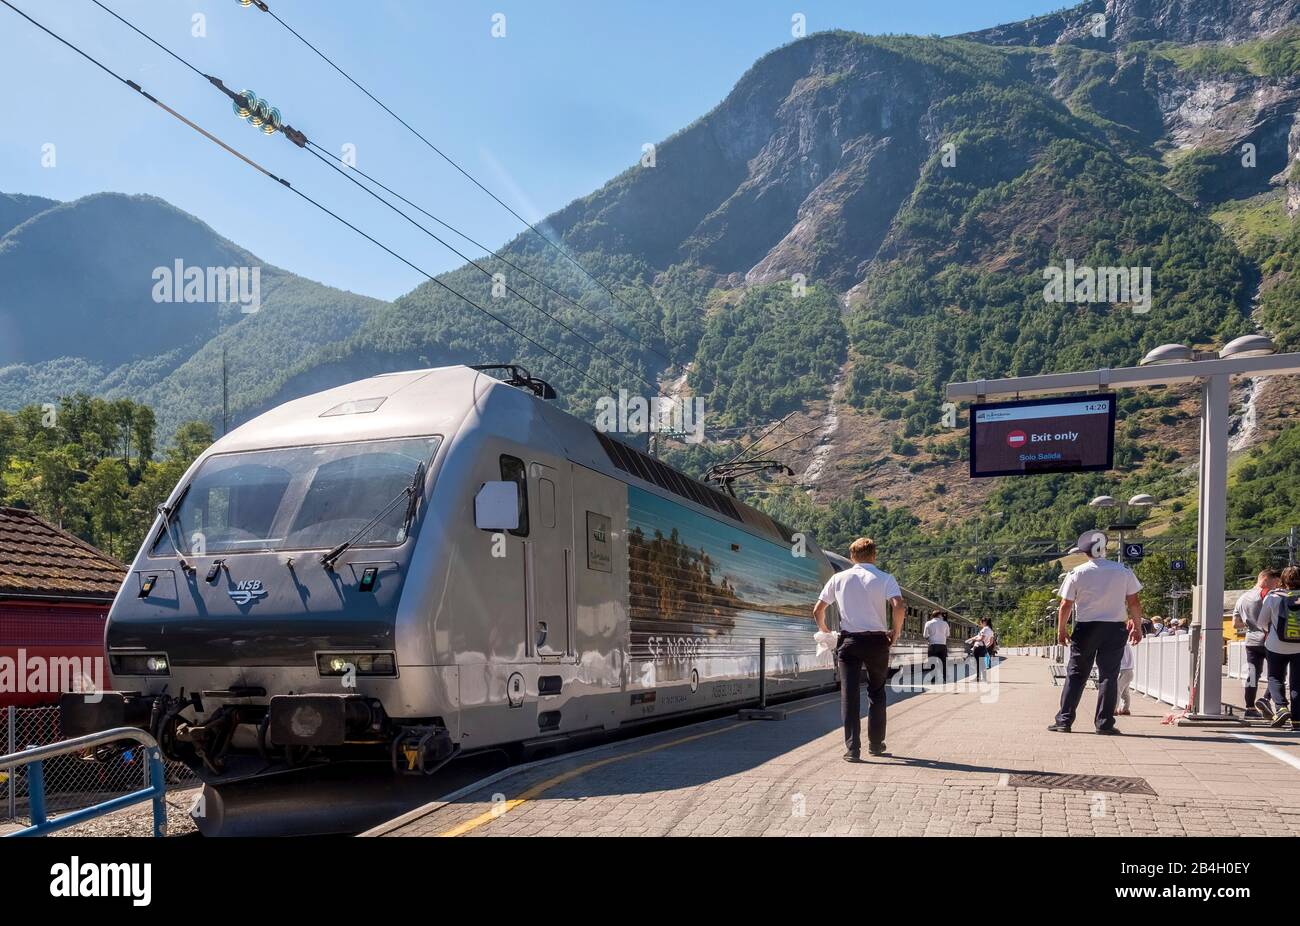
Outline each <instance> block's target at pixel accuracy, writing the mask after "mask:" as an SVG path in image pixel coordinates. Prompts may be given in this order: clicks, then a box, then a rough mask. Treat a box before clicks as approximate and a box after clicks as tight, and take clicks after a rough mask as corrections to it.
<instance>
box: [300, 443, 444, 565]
mask: <svg viewBox="0 0 1300 926" xmlns="http://www.w3.org/2000/svg"><path fill="white" fill-rule="evenodd" d="M423 485H424V464H423V463H421V464H420V465H419V466H417V467H416V468H415V476H414V478H412V479H411V484H410V485H408V486H407V487H406V488H404V489H402V491H400V492H398V493H397V497H396V498H394V499H393V500H392V501H391V502H389V503H388V504H387V505H385V506H384V507H383V509H382V510H381V511H380V512H379V514H377V515H375V516H374V517H373V518H371V519H370V520H369V521H367V522H366V524H365V526H364V527H362V528H361V530H359V531H357V532H356V533H355V534H353V535H352V536H351V537H349V538H348V539H347V540H345V541H343V542H342V543H340V544H339V545H338V546H336V547H335V548H334V549H332V550H330V551H329V552H328V553H325V554H324V555H322V556H321V558H320V564H321V565H322V566H324V567H325V568H326V569H327V570H328V571H330V572H333V571H334V561H335V560H337V559H338V558H339V557H340V556H342V555H343V553H344V551H345V550H347V549H348V548H349V547H351V546H352V545H353V544H354V543H356V542H357V541H358V540H360V539H361V538H362V537H364V536H365V535H366V534H368V533H370V530H371V528H373V527H374V526H375V525H376V524H378V523H379V522H380V521H381V520H383V518H384V516H385V515H387V514H388V512H390V511H392V510H393V509H394V508H396V507H397V503H398V502H400V501H401V500H402V499H404V498H407V499H409V501H408V502H407V505H406V520H405V522H404V523H403V524H402V531H403V533H404V532H405V531H406V530H407V528H409V527H410V526H411V518H412V517H414V515H415V509H416V506H418V505H419V503H420V489H421V488H422V487H423Z"/></svg>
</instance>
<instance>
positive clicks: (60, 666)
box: [0, 599, 109, 707]
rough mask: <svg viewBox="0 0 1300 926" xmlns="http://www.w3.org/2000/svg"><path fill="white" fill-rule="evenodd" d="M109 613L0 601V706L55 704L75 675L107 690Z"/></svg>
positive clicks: (83, 606)
mask: <svg viewBox="0 0 1300 926" xmlns="http://www.w3.org/2000/svg"><path fill="white" fill-rule="evenodd" d="M108 608H109V605H108V604H107V603H104V604H94V603H46V602H36V601H24V600H21V599H0V707H5V706H8V705H10V704H15V705H20V706H24V707H26V706H31V705H37V704H57V703H58V701H59V693H60V692H59V689H63V690H69V684H68V681H69V677H70V676H71V675H73V674H74V673H75V674H78V675H86V676H88V677H89V678H91V679H92V680H93V681H94V682H95V683H96V684H97V685H99V686H101V687H103V688H105V689H106V688H108V665H107V662H106V661H105V659H104V623H105V621H107V619H108ZM51 688H54V689H56V690H53V691H51V690H50V689H51ZM33 689H36V690H33ZM41 689H43V690H41Z"/></svg>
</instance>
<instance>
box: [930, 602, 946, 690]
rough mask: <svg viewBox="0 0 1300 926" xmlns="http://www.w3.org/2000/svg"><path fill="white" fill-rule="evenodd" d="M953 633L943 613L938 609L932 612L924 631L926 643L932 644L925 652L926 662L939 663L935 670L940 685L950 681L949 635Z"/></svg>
mask: <svg viewBox="0 0 1300 926" xmlns="http://www.w3.org/2000/svg"><path fill="white" fill-rule="evenodd" d="M951 632H952V629H951V628H950V627H949V626H948V621H947V619H946V618H945V617H944V616H943V612H942V611H940V610H938V609H937V608H936V609H935V610H933V611H931V612H930V619H929V620H928V621H926V622H925V629H924V630H923V633H924V634H925V639H926V642H928V643H929V644H930V645H929V646H928V647H927V648H926V651H925V661H926V662H927V663H931V664H932V661H933V660H937V661H938V666H936V667H934V668H937V669H938V672H937V674H938V676H939V684H943V683H944V682H946V681H948V635H949V634H950V633H951ZM932 671H933V669H932Z"/></svg>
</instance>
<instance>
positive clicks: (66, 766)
mask: <svg viewBox="0 0 1300 926" xmlns="http://www.w3.org/2000/svg"><path fill="white" fill-rule="evenodd" d="M62 739H63V735H62V731H61V730H60V729H59V709H58V708H57V707H12V706H10V707H5V708H0V754H3V755H8V754H11V753H15V752H18V751H20V750H23V749H27V748H28V747H31V746H46V745H49V744H51V743H57V742H59V741H60V740H62ZM166 767H167V784H168V786H169V787H170V786H172V785H181V786H185V785H189V784H196V783H197V782H198V779H197V777H196V776H195V775H194V773H193V772H191V771H190V769H189V768H188V767H187V766H186V765H185V764H184V763H181V762H167V763H166ZM44 775H45V795H46V797H45V809H46V812H47V813H49V814H50V815H51V816H57V815H58V814H59V813H66V812H68V811H70V810H78V809H80V808H82V807H87V806H89V805H91V804H97V803H99V802H101V801H105V800H108V799H109V798H112V797H115V796H118V795H122V794H129V793H130V792H132V791H138V790H139V789H141V788H143V787H147V786H148V784H149V763H148V761H147V758H146V756H145V751H144V749H143V748H141V747H140V746H139V744H137V743H132V742H129V741H123V742H122V743H120V744H113V745H112V746H110V747H104V748H99V749H95V750H93V751H91V752H89V753H88V754H85V755H80V756H57V757H55V758H52V759H48V760H46V761H45V763H44ZM30 822H31V814H30V804H29V795H28V791H27V774H26V770H25V769H22V768H19V769H14V770H12V772H0V824H4V823H16V824H22V825H26V824H29V823H30Z"/></svg>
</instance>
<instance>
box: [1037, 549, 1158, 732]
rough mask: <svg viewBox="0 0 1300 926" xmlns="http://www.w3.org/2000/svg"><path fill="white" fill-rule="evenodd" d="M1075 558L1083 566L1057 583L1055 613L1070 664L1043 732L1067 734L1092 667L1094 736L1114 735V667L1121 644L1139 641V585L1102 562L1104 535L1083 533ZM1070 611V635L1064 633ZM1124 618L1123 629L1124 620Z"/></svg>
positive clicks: (1129, 574)
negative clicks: (1056, 710) (1094, 672)
mask: <svg viewBox="0 0 1300 926" xmlns="http://www.w3.org/2000/svg"><path fill="white" fill-rule="evenodd" d="M1079 552H1080V553H1083V554H1085V555H1086V556H1087V557H1088V561H1087V562H1085V563H1081V564H1080V565H1078V566H1075V567H1074V568H1073V569H1071V570H1070V572H1069V574H1068V575H1066V577H1065V581H1064V582H1063V583H1061V608H1060V610H1059V611H1058V612H1057V630H1056V635H1057V639H1058V640H1059V641H1060V642H1061V643H1062V644H1066V643H1069V644H1070V663H1069V666H1068V667H1067V668H1066V670H1065V687H1064V689H1063V690H1062V691H1061V710H1060V712H1059V713H1057V715H1056V722H1055V723H1053V724H1052V725H1051V726H1050V727H1048V728H1047V729H1049V730H1051V731H1052V732H1054V733H1069V732H1070V727H1071V725H1072V724H1073V723H1074V714H1075V710H1076V709H1077V708H1078V706H1079V699H1080V698H1082V697H1083V690H1084V688H1085V687H1086V686H1087V684H1088V676H1089V675H1091V674H1092V666H1093V663H1094V662H1095V663H1096V664H1097V716H1096V729H1097V732H1098V733H1103V734H1116V733H1119V730H1118V729H1117V728H1116V727H1115V701H1116V700H1117V697H1118V695H1119V679H1118V677H1119V666H1120V663H1121V662H1122V661H1123V659H1124V644H1125V643H1126V642H1131V643H1137V642H1139V641H1141V639H1142V603H1141V602H1140V601H1139V600H1138V592H1140V591H1141V590H1142V583H1141V582H1139V581H1138V578H1137V576H1135V575H1134V574H1133V571H1132V570H1131V569H1129V568H1128V567H1127V566H1124V565H1122V564H1120V563H1114V562H1111V561H1110V560H1108V559H1106V535H1105V534H1103V533H1102V532H1101V531H1084V532H1083V533H1082V534H1080V535H1079ZM1071 610H1073V611H1074V633H1073V634H1071V633H1070V632H1069V631H1068V630H1067V629H1066V624H1067V622H1068V621H1069V620H1070V611H1071ZM1126 617H1127V618H1128V620H1127V623H1126V622H1125V618H1126Z"/></svg>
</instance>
